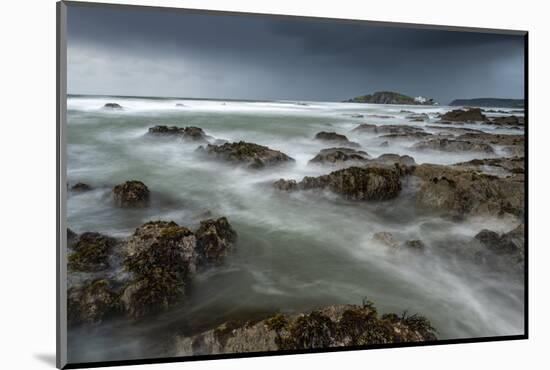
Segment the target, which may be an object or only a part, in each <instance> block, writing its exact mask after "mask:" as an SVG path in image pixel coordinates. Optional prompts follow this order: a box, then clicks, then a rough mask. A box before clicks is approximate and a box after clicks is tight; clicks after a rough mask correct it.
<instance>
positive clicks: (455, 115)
mask: <svg viewBox="0 0 550 370" xmlns="http://www.w3.org/2000/svg"><path fill="white" fill-rule="evenodd" d="M440 118H441V121H449V122H481V121H485V120H486V118H487V117H486V116H485V115H484V114H483V113H482V112H481V109H480V108H470V109H467V110H462V109H455V110H452V111H449V112H447V113H445V114H443V115H441V117H440Z"/></svg>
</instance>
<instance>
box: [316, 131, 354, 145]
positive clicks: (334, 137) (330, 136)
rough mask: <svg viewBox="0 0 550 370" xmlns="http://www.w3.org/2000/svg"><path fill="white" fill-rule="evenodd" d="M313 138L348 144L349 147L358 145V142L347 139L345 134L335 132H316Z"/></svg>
mask: <svg viewBox="0 0 550 370" xmlns="http://www.w3.org/2000/svg"><path fill="white" fill-rule="evenodd" d="M315 140H321V141H329V142H333V143H337V144H339V145H343V146H350V147H359V146H360V145H359V144H358V143H354V142H352V141H349V140H348V138H347V137H346V136H345V135H342V134H337V133H336V132H326V131H321V132H318V133H317V134H316V135H315Z"/></svg>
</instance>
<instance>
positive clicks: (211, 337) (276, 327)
mask: <svg viewBox="0 0 550 370" xmlns="http://www.w3.org/2000/svg"><path fill="white" fill-rule="evenodd" d="M436 339H437V338H436V336H435V329H434V328H433V327H432V326H431V324H430V322H429V321H428V320H427V319H426V318H424V317H423V316H419V315H410V316H408V315H406V314H403V315H396V314H385V315H382V316H379V315H378V313H377V311H376V309H375V308H374V306H373V305H372V303H370V302H367V303H366V304H364V305H363V306H355V305H334V306H327V307H324V308H322V309H319V310H315V311H311V312H309V313H302V314H294V315H284V314H280V313H279V314H275V315H274V316H271V317H269V318H267V319H264V320H261V321H258V322H227V323H224V324H222V325H220V326H219V327H217V328H216V329H213V330H209V331H207V332H204V333H202V334H199V335H195V336H192V337H181V336H179V337H176V341H175V346H174V355H176V356H191V355H206V354H208V355H211V354H221V353H243V352H244V353H250V352H258V351H259V352H266V351H280V350H304V349H321V348H325V349H326V348H332V347H344V346H364V345H373V344H384V343H402V342H421V341H427V340H430V341H431V340H436Z"/></svg>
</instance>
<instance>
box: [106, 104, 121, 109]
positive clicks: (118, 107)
mask: <svg viewBox="0 0 550 370" xmlns="http://www.w3.org/2000/svg"><path fill="white" fill-rule="evenodd" d="M103 109H113V110H121V109H122V106H121V105H120V104H117V103H107V104H105V105H104V106H103Z"/></svg>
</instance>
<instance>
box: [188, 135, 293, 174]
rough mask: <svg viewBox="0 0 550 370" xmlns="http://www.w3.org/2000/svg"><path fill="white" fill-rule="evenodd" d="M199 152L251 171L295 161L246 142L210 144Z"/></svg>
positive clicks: (275, 151)
mask: <svg viewBox="0 0 550 370" xmlns="http://www.w3.org/2000/svg"><path fill="white" fill-rule="evenodd" d="M198 150H199V151H200V152H202V153H205V154H206V155H209V156H212V157H214V158H216V159H221V160H224V161H227V162H233V163H240V164H244V165H246V166H247V167H248V168H251V169H262V168H266V167H271V166H276V165H281V164H284V163H289V162H294V159H292V158H290V157H289V156H287V155H286V154H284V153H282V152H280V151H278V150H274V149H270V148H268V147H266V146H262V145H258V144H253V143H246V142H244V141H240V142H238V143H225V144H222V145H211V144H209V145H207V146H206V147H202V146H201V147H199V149H198Z"/></svg>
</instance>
